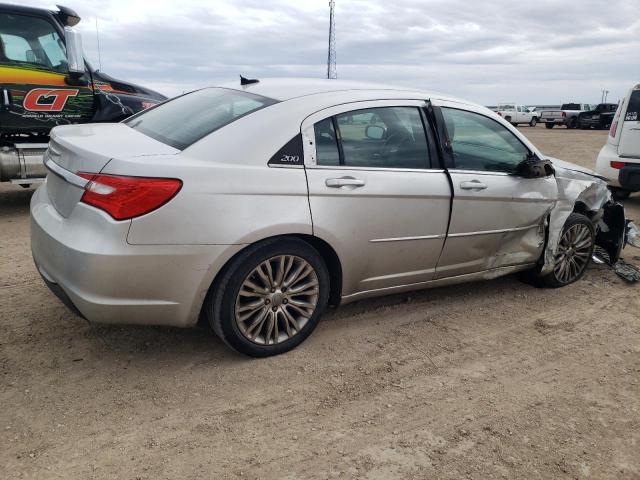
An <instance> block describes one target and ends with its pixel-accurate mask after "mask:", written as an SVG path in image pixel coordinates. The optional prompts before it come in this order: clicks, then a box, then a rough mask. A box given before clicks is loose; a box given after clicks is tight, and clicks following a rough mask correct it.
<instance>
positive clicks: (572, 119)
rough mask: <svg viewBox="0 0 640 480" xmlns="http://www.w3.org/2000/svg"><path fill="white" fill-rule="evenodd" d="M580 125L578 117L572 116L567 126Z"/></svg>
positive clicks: (574, 126)
mask: <svg viewBox="0 0 640 480" xmlns="http://www.w3.org/2000/svg"><path fill="white" fill-rule="evenodd" d="M577 126H578V119H577V118H576V117H573V118H571V120H569V123H568V124H567V128H576V127H577Z"/></svg>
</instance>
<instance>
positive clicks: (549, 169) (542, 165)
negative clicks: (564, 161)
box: [516, 154, 555, 178]
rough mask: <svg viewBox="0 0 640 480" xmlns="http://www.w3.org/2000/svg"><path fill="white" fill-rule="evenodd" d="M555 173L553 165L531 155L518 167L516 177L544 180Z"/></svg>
mask: <svg viewBox="0 0 640 480" xmlns="http://www.w3.org/2000/svg"><path fill="white" fill-rule="evenodd" d="M554 173H555V171H554V169H553V164H552V163H551V162H550V161H549V160H543V159H541V158H539V157H538V156H537V155H535V154H532V155H530V156H528V157H527V158H526V159H525V160H523V161H522V162H520V164H519V165H518V168H517V171H516V175H518V176H520V177H524V178H544V177H548V176H551V175H553V174H554Z"/></svg>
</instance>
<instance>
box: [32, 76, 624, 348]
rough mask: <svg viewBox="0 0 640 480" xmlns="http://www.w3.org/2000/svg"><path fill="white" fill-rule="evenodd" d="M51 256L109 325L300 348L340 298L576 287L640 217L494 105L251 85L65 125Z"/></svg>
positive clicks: (51, 159) (44, 224)
mask: <svg viewBox="0 0 640 480" xmlns="http://www.w3.org/2000/svg"><path fill="white" fill-rule="evenodd" d="M45 160H46V166H47V168H48V170H49V176H48V178H47V181H46V183H45V184H44V185H43V186H41V187H40V188H39V189H38V191H37V192H36V194H35V195H34V196H33V200H32V204H31V213H32V242H31V244H32V249H33V257H34V259H35V262H36V265H37V267H38V270H39V271H40V273H41V274H42V277H43V278H44V280H45V282H46V283H47V284H48V285H49V286H50V287H51V289H52V290H53V291H54V292H55V293H56V294H57V295H58V296H59V297H60V298H61V299H63V301H64V302H65V303H66V304H67V305H69V306H70V308H72V309H73V310H74V311H76V312H77V313H78V314H80V315H82V316H83V317H84V318H86V319H88V320H89V321H92V322H107V323H140V324H158V325H172V326H182V327H186V326H193V325H196V323H198V321H199V320H202V321H204V322H206V323H208V324H209V325H210V326H211V327H212V328H213V330H214V331H215V332H216V333H217V334H218V335H219V336H220V338H221V339H222V340H224V341H225V342H226V343H227V344H228V345H230V346H231V347H233V348H235V349H236V350H238V351H240V352H243V353H246V354H248V355H253V356H268V355H274V354H278V353H282V352H285V351H287V350H290V349H291V348H293V347H295V346H296V345H298V344H299V343H300V342H302V341H303V340H304V339H305V338H306V337H308V336H309V334H310V333H311V332H312V331H313V329H314V328H315V327H316V325H317V323H318V320H319V317H320V315H321V314H322V312H323V311H324V310H325V308H326V307H327V305H338V304H339V303H341V302H342V303H347V302H352V301H354V300H358V299H362V298H367V297H373V296H379V295H386V294H391V293H396V292H403V291H409V290H415V289H421V288H428V287H434V286H440V285H446V284H454V283H461V282H468V281H474V280H479V279H488V278H494V277H498V276H501V275H505V274H509V273H513V272H523V274H524V275H525V276H526V277H528V278H529V279H530V280H531V281H532V282H534V283H536V284H538V285H540V286H547V287H560V286H564V285H567V284H569V283H571V282H574V281H576V280H578V279H579V278H580V277H581V276H582V275H583V274H584V272H585V269H586V268H587V266H588V264H589V262H590V260H591V257H592V254H593V251H594V247H595V246H596V245H600V246H601V247H602V248H603V249H604V250H606V252H607V253H608V255H609V257H610V260H611V261H613V262H615V260H616V259H617V258H618V256H619V255H620V250H621V249H622V248H623V245H624V235H625V227H626V222H625V218H624V211H623V207H622V206H621V205H619V204H616V203H614V202H613V201H612V200H611V198H610V195H609V192H608V190H607V185H606V183H605V182H604V181H603V180H602V179H600V178H599V177H598V176H597V175H595V174H594V173H592V172H591V171H588V170H586V169H583V168H580V167H578V166H576V165H572V164H569V163H566V162H562V161H560V160H556V159H552V158H548V157H546V156H544V155H543V154H542V153H541V152H540V151H538V149H537V148H536V147H535V146H534V145H533V144H531V142H529V141H528V140H527V138H526V137H524V136H523V135H522V134H521V133H520V132H519V131H518V130H517V129H515V128H513V127H512V126H511V125H510V124H509V123H508V122H506V121H505V120H504V119H503V118H501V117H500V116H498V115H496V114H495V113H493V112H491V111H490V110H488V109H486V108H484V107H481V106H478V105H475V104H472V103H469V102H466V101H463V100H459V99H455V98H451V97H448V96H445V95H441V94H435V93H429V92H421V91H413V90H406V89H394V88H389V87H375V86H371V85H362V84H353V83H345V82H338V81H315V80H295V79H292V80H275V79H274V80H265V81H260V82H258V81H255V80H254V81H247V80H244V79H243V81H242V82H241V84H240V85H230V86H228V87H226V88H208V89H203V90H199V91H196V92H192V93H189V94H186V95H183V96H181V97H178V98H175V99H173V100H170V101H168V102H165V103H164V104H161V105H159V106H157V107H154V108H152V109H149V110H147V111H145V112H143V113H141V114H138V115H135V116H133V117H131V118H130V119H128V120H126V121H124V122H123V123H120V124H101V125H98V124H95V125H73V126H62V127H56V128H55V129H53V131H52V133H51V143H50V145H49V150H48V151H47V153H46V155H45Z"/></svg>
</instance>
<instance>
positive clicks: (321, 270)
mask: <svg viewBox="0 0 640 480" xmlns="http://www.w3.org/2000/svg"><path fill="white" fill-rule="evenodd" d="M279 255H290V256H295V257H299V258H301V259H303V260H304V261H306V262H307V263H308V264H309V265H310V266H311V267H313V269H314V271H315V274H316V276H317V279H318V284H319V286H318V290H319V291H318V299H317V303H316V307H315V310H314V311H313V313H312V314H311V316H310V317H309V319H308V320H307V321H306V323H305V324H304V326H303V327H302V328H301V329H300V330H299V331H298V332H297V333H295V334H294V335H292V336H291V337H290V338H287V339H286V340H284V341H281V342H280V343H275V344H271V345H264V344H258V343H254V342H253V341H251V340H250V339H248V338H246V337H245V336H244V335H243V333H242V332H241V331H240V328H239V327H238V325H237V322H236V298H238V294H239V291H240V288H241V287H242V285H243V283H244V282H245V279H247V277H248V276H249V275H250V274H251V273H252V272H253V271H254V269H255V268H257V267H258V265H260V264H262V262H264V261H266V260H268V259H270V258H273V257H276V256H279ZM329 286H330V279H329V272H328V270H327V267H326V265H325V262H324V260H323V258H322V256H321V255H320V254H319V253H318V251H317V250H316V249H315V248H313V247H312V246H311V245H309V244H308V243H306V242H304V241H302V240H299V239H297V238H286V237H282V238H274V239H271V240H266V241H264V242H261V243H258V244H256V245H252V246H250V247H248V248H247V249H246V250H244V251H242V252H241V253H240V254H239V255H238V256H237V257H236V258H234V259H233V260H232V261H231V263H230V264H229V265H228V266H227V267H225V269H224V271H223V273H222V276H221V277H220V278H219V279H218V280H216V282H215V284H214V286H213V288H212V290H211V292H210V293H209V295H208V296H207V299H206V300H205V306H204V312H205V315H206V318H207V320H208V321H209V324H210V325H211V328H212V329H213V331H214V332H215V333H216V335H218V337H220V339H222V340H223V341H224V342H225V343H226V344H227V345H228V346H230V347H231V348H233V349H234V350H236V351H238V352H240V353H243V354H245V355H249V356H252V357H269V356H272V355H278V354H281V353H284V352H288V351H289V350H291V349H293V348H295V347H297V346H298V345H299V344H300V343H302V342H303V341H304V340H305V339H306V338H307V337H308V336H309V335H311V332H313V330H314V329H315V328H316V326H317V325H318V322H319V319H320V316H321V315H322V313H323V312H324V311H325V309H326V307H327V304H328V301H329ZM279 318H280V317H276V322H278V321H279ZM281 331H283V330H281Z"/></svg>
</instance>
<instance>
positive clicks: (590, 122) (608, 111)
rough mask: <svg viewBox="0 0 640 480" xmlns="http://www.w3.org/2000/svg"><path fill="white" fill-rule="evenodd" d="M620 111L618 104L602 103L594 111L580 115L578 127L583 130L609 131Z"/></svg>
mask: <svg viewBox="0 0 640 480" xmlns="http://www.w3.org/2000/svg"><path fill="white" fill-rule="evenodd" d="M617 109H618V104H617V103H600V104H598V105H597V106H596V107H595V108H594V109H593V110H589V111H588V112H582V113H581V114H580V115H578V127H580V128H582V129H585V130H587V129H589V128H598V129H607V128H609V127H610V126H611V122H612V121H613V116H614V115H615V113H616V110H617Z"/></svg>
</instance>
